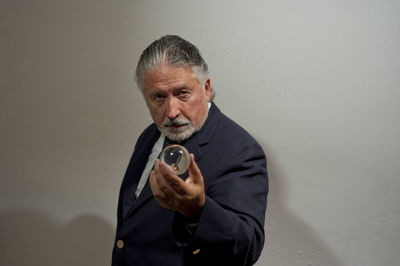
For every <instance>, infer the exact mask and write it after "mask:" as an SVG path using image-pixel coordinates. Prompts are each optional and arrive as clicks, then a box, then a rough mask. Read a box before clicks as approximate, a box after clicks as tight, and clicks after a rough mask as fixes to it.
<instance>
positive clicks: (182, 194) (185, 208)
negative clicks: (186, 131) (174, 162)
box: [150, 154, 205, 218]
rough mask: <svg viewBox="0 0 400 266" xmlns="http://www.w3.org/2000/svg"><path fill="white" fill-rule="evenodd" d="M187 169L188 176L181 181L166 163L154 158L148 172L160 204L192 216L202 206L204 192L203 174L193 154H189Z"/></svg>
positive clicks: (197, 212) (152, 188) (186, 215)
mask: <svg viewBox="0 0 400 266" xmlns="http://www.w3.org/2000/svg"><path fill="white" fill-rule="evenodd" d="M188 170H189V176H188V178H187V179H186V180H185V181H183V180H182V179H181V178H179V177H178V176H177V175H175V174H174V173H173V172H172V171H171V170H170V169H169V168H168V166H167V165H166V164H164V163H162V162H160V161H159V160H156V161H155V162H154V169H153V171H151V173H150V187H151V190H152V192H153V195H154V197H155V198H156V200H157V201H158V202H159V203H160V205H161V206H163V207H164V208H167V209H170V210H174V211H178V212H179V213H181V214H182V215H183V216H185V217H186V218H194V217H195V216H196V215H198V214H199V213H200V211H201V209H202V208H203V206H204V203H205V193H204V180H203V176H202V174H201V172H200V169H199V168H198V166H197V164H196V162H195V161H194V155H193V154H190V165H189V169H188Z"/></svg>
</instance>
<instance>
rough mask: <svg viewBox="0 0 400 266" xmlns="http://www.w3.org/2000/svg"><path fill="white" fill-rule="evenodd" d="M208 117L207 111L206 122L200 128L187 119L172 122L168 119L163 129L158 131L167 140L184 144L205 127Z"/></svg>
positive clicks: (163, 124)
mask: <svg viewBox="0 0 400 266" xmlns="http://www.w3.org/2000/svg"><path fill="white" fill-rule="evenodd" d="M207 116H208V110H207V113H206V115H205V117H204V120H203V121H202V122H201V124H200V125H199V126H198V127H196V126H194V125H193V124H192V123H191V122H190V121H189V120H187V119H182V118H175V119H172V120H171V119H169V118H166V119H165V120H164V121H163V123H162V125H161V128H158V129H159V130H160V131H161V133H163V134H164V135H165V136H166V137H167V138H169V139H170V140H173V141H176V142H178V143H179V142H182V141H184V140H187V139H188V138H190V137H191V136H192V135H193V134H194V133H196V132H197V131H199V130H200V129H201V128H202V127H203V125H204V122H205V121H206V120H207ZM171 125H181V126H180V127H169V126H171Z"/></svg>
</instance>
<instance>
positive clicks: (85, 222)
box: [0, 210, 114, 266]
mask: <svg viewBox="0 0 400 266" xmlns="http://www.w3.org/2000/svg"><path fill="white" fill-rule="evenodd" d="M0 236H1V237H0V265H7V266H28V265H29V266H31V265H41V266H71V265H82V266H101V265H110V263H111V249H112V243H113V237H114V231H113V229H112V226H111V225H110V224H108V223H107V222H106V221H104V220H103V219H101V218H99V217H97V216H95V215H89V214H84V215H80V216H79V217H77V218H76V219H74V220H72V221H71V222H70V223H68V224H67V225H66V226H64V227H61V226H59V225H58V224H57V223H56V222H55V221H54V220H53V219H51V218H49V217H47V216H46V215H44V214H42V213H37V212H32V211H21V210H16V211H8V212H4V213H2V214H0Z"/></svg>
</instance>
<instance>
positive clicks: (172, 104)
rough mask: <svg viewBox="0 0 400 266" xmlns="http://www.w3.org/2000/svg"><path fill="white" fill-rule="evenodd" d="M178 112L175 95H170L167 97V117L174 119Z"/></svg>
mask: <svg viewBox="0 0 400 266" xmlns="http://www.w3.org/2000/svg"><path fill="white" fill-rule="evenodd" d="M179 114H180V111H179V103H178V100H177V99H175V97H170V98H169V99H168V111H167V117H168V118H169V119H171V120H172V119H174V118H177V117H178V116H179Z"/></svg>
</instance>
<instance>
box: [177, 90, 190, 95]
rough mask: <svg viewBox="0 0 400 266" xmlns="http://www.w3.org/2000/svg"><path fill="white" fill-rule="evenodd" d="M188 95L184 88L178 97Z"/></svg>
mask: <svg viewBox="0 0 400 266" xmlns="http://www.w3.org/2000/svg"><path fill="white" fill-rule="evenodd" d="M188 96H189V92H188V91H186V90H182V91H180V92H179V97H188Z"/></svg>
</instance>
